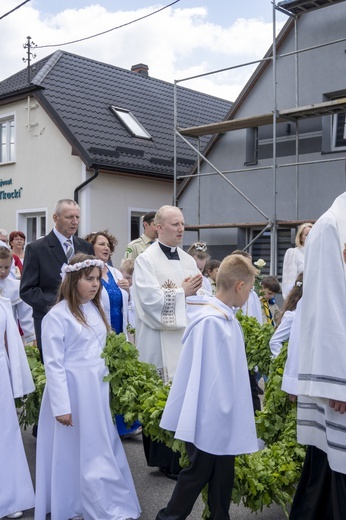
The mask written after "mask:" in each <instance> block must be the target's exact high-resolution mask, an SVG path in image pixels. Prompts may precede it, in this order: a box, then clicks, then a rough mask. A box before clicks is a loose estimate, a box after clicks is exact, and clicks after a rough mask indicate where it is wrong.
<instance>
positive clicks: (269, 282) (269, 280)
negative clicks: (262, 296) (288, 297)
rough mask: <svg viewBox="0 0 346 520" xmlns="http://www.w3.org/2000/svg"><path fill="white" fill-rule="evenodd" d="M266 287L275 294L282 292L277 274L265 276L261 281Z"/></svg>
mask: <svg viewBox="0 0 346 520" xmlns="http://www.w3.org/2000/svg"><path fill="white" fill-rule="evenodd" d="M261 285H262V287H263V288H264V289H269V291H272V292H273V293H275V294H278V293H281V285H280V282H279V280H278V279H277V278H276V276H272V275H270V276H265V277H264V278H263V280H262V282H261Z"/></svg>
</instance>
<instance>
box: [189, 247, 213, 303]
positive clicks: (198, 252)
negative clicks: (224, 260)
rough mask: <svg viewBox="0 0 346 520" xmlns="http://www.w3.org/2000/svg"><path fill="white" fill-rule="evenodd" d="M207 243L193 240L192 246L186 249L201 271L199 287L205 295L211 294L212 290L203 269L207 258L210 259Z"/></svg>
mask: <svg viewBox="0 0 346 520" xmlns="http://www.w3.org/2000/svg"><path fill="white" fill-rule="evenodd" d="M207 249H208V247H207V244H206V243H205V242H195V243H194V244H192V246H190V247H189V249H188V250H187V254H188V255H190V256H192V258H194V259H195V260H196V264H197V267H198V269H199V270H200V271H201V273H202V275H203V284H202V288H201V292H203V294H206V295H207V296H208V295H210V296H212V294H213V290H212V287H211V284H210V281H209V278H208V277H207V276H205V273H206V271H205V269H206V265H207V262H208V260H210V255H209V253H207Z"/></svg>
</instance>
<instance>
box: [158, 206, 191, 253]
mask: <svg viewBox="0 0 346 520" xmlns="http://www.w3.org/2000/svg"><path fill="white" fill-rule="evenodd" d="M156 228H157V233H158V237H159V240H160V241H161V242H162V243H163V244H165V245H166V246H170V247H176V246H178V245H179V244H181V242H182V240H183V234H184V228H185V223H184V217H183V214H182V212H181V211H180V209H178V208H169V209H167V210H166V212H165V214H164V218H163V220H162V223H161V224H157V226H156Z"/></svg>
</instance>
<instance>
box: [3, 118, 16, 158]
mask: <svg viewBox="0 0 346 520" xmlns="http://www.w3.org/2000/svg"><path fill="white" fill-rule="evenodd" d="M14 135H15V124H14V116H13V115H12V116H9V117H7V118H0V164H3V163H8V162H14V160H15V147H14V144H15V139H14Z"/></svg>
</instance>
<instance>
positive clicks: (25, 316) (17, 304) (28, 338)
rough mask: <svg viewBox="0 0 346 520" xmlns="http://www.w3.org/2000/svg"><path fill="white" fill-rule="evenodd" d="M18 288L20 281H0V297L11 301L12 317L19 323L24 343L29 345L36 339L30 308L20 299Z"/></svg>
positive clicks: (8, 279) (10, 279)
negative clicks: (0, 294)
mask: <svg viewBox="0 0 346 520" xmlns="http://www.w3.org/2000/svg"><path fill="white" fill-rule="evenodd" d="M19 286H20V280H14V279H13V278H9V277H7V278H5V280H0V293H1V291H2V295H3V296H5V298H8V299H9V300H11V305H12V311H13V316H14V319H15V320H16V321H19V325H20V327H21V329H22V331H23V334H24V343H31V342H32V341H35V339H36V335H35V328H34V320H33V317H32V308H31V307H30V305H28V304H27V303H25V302H23V300H22V299H21V298H20V296H19Z"/></svg>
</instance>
